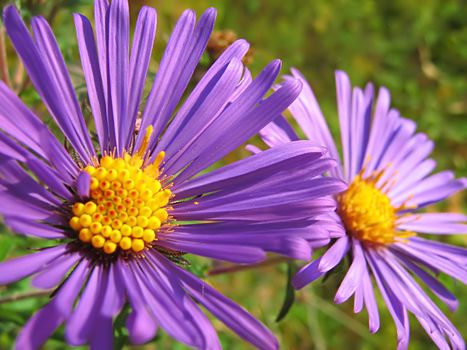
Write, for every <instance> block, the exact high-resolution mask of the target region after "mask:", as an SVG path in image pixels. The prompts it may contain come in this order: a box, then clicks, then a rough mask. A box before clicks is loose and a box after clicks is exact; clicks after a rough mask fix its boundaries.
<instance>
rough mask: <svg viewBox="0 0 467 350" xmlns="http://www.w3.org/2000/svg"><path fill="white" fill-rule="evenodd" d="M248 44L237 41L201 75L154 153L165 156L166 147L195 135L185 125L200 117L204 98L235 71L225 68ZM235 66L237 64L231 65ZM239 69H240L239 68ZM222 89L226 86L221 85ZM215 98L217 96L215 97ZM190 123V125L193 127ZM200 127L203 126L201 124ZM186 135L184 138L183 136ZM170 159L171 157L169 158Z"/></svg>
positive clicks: (244, 52)
mask: <svg viewBox="0 0 467 350" xmlns="http://www.w3.org/2000/svg"><path fill="white" fill-rule="evenodd" d="M248 47H249V45H248V43H247V42H246V41H244V40H237V41H236V42H234V43H233V44H232V45H230V46H229V47H228V48H227V49H226V50H225V51H224V52H223V53H222V55H221V56H220V57H219V58H218V59H217V60H216V61H215V62H214V63H213V64H212V66H211V67H210V68H209V69H208V71H207V72H206V73H205V74H204V75H203V77H202V78H201V80H200V81H199V83H198V84H197V85H196V87H195V88H194V89H193V91H192V92H191V93H190V95H189V96H188V98H187V100H186V102H185V103H184V104H183V106H181V107H180V110H179V111H178V112H177V114H176V116H175V117H174V119H173V120H172V121H171V122H170V124H169V125H168V127H167V131H166V132H165V133H164V135H163V136H162V138H161V140H160V142H159V143H158V144H157V147H156V149H155V152H154V153H156V154H157V153H159V152H160V151H162V150H164V151H166V153H167V155H170V154H171V153H170V152H169V151H167V149H168V146H169V145H172V144H184V143H183V142H182V141H181V140H183V139H185V137H189V138H192V136H193V134H197V132H196V131H194V130H191V129H187V127H186V125H187V124H188V122H189V121H191V120H192V119H193V123H195V122H196V120H197V119H198V118H199V117H201V116H200V115H198V113H195V112H196V111H197V110H198V108H200V107H198V106H199V105H202V104H203V102H204V101H205V100H206V97H207V96H208V95H210V94H212V92H211V91H212V90H213V89H214V86H213V85H214V84H215V86H217V85H219V84H220V82H219V81H218V80H219V79H221V78H222V79H225V77H224V74H227V75H228V77H230V76H231V74H229V73H230V72H232V75H233V73H234V72H235V70H233V69H232V68H234V67H232V68H227V67H230V66H231V65H232V63H231V62H232V61H236V62H239V61H240V60H241V59H242V57H243V56H244V55H245V54H246V52H247V51H248ZM233 64H234V65H237V63H233ZM240 68H241V67H240ZM222 86H223V87H224V88H226V87H227V86H228V84H225V85H224V84H222ZM216 96H217V95H216ZM213 101H215V102H217V101H218V97H216V98H215V99H214V98H213V99H212V101H211V99H210V102H211V103H212V102H213ZM193 123H192V125H193ZM200 126H203V124H201V125H200ZM185 135H186V136H185ZM170 158H172V156H171V157H170Z"/></svg>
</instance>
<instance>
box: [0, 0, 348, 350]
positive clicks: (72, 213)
mask: <svg viewBox="0 0 467 350" xmlns="http://www.w3.org/2000/svg"><path fill="white" fill-rule="evenodd" d="M215 16H216V13H215V10H214V9H209V10H207V11H206V12H205V13H204V14H203V15H202V16H201V18H200V19H199V20H198V22H197V23H196V18H195V14H194V13H193V12H192V11H186V12H184V13H183V14H182V16H181V18H180V20H179V21H178V23H177V25H176V26H175V29H174V31H173V34H172V36H171V37H170V40H169V42H168V46H167V49H166V51H165V54H164V56H163V58H162V61H161V62H160V66H159V70H158V72H157V75H156V77H155V81H154V84H153V87H152V90H151V92H150V94H149V96H148V98H147V100H146V102H145V104H144V108H141V107H140V104H141V101H142V93H143V87H144V83H145V79H146V74H147V70H148V65H149V60H150V56H151V51H152V46H153V41H154V37H155V27H156V13H155V10H154V9H151V8H148V7H145V8H143V9H142V10H141V12H140V14H139V17H138V21H137V24H136V30H135V34H134V39H133V45H132V46H131V49H130V30H129V11H128V3H127V1H126V0H114V1H112V3H111V4H110V5H109V4H108V2H107V1H106V0H97V1H96V4H95V25H96V33H95V35H94V32H93V29H92V27H91V24H90V23H89V21H88V20H87V19H86V18H85V17H83V16H81V15H75V18H74V19H75V24H76V32H77V38H78V44H79V50H80V55H81V62H82V67H83V73H84V77H85V80H86V85H87V89H88V95H89V102H90V107H91V110H92V117H93V120H94V125H95V137H94V136H91V132H90V129H88V126H87V124H88V122H89V123H90V121H88V120H87V119H86V118H85V117H84V116H83V113H82V111H81V109H80V105H79V103H78V100H77V97H76V95H75V92H74V89H73V85H72V82H71V80H70V77H69V75H68V73H67V69H66V66H65V63H64V60H63V58H62V55H61V53H60V51H59V48H58V45H57V42H56V40H55V38H54V36H53V34H52V31H51V29H50V27H49V25H48V24H47V22H46V21H45V20H44V19H43V18H34V19H33V20H32V31H33V34H34V37H32V36H31V35H30V33H29V31H28V29H27V27H26V26H25V24H24V23H23V21H22V19H21V17H20V15H19V13H18V11H17V10H16V8H15V7H12V6H9V7H6V8H5V9H4V23H5V27H6V30H7V32H8V35H9V36H10V38H11V41H12V43H13V45H14V47H15V49H16V51H17V52H18V54H19V56H20V57H21V59H22V60H23V62H24V65H25V67H26V69H27V71H28V74H29V76H30V78H31V81H32V83H33V84H34V86H35V88H36V89H37V91H38V93H39V95H40V97H41V98H42V100H43V102H44V103H45V105H46V107H47V109H48V111H49V112H50V115H51V116H52V117H53V119H54V120H55V122H56V124H57V126H58V127H59V129H60V130H61V132H62V133H63V135H64V137H65V138H66V141H67V143H68V144H69V145H70V146H71V149H72V151H67V149H66V148H65V147H64V146H63V145H62V144H61V143H60V142H59V141H58V140H57V138H56V137H55V136H54V135H53V134H52V133H51V131H50V130H49V129H48V128H47V127H46V125H45V124H44V123H43V122H42V121H41V120H40V119H39V118H38V117H37V116H36V115H35V114H34V113H33V112H31V111H30V110H29V109H28V108H27V107H26V106H25V105H24V104H23V103H22V102H21V100H20V99H19V98H18V97H17V96H16V95H15V94H14V93H13V92H11V91H10V90H9V89H8V88H7V86H6V85H5V84H3V83H0V101H1V102H0V129H1V131H2V132H1V133H0V163H1V165H0V198H1V201H2V206H1V207H0V213H1V214H2V215H3V218H4V220H5V223H6V224H7V225H8V226H9V227H10V228H11V229H12V230H14V231H15V232H17V233H19V234H25V235H28V236H34V237H40V238H43V239H45V240H49V242H50V244H49V247H48V248H44V249H40V250H38V251H37V252H35V253H32V254H30V255H26V256H23V257H19V258H15V259H12V260H9V261H6V262H4V263H2V264H0V284H2V285H3V284H8V283H12V282H15V281H18V280H20V279H22V278H25V277H27V276H34V277H33V279H32V283H33V285H34V286H36V287H38V288H46V289H48V288H56V289H55V291H54V293H53V294H52V296H51V299H50V302H49V303H48V304H47V305H46V306H44V307H43V308H42V309H41V310H39V311H38V312H37V313H36V314H35V315H34V316H33V317H32V318H31V319H30V320H29V321H28V322H27V324H26V325H25V327H24V329H23V330H22V331H21V333H20V334H19V336H18V339H17V344H16V346H17V348H18V349H35V348H38V347H40V346H41V345H42V344H43V343H44V342H45V341H46V340H47V339H48V337H49V336H50V335H51V334H52V333H53V332H54V331H55V329H56V328H57V327H58V326H60V325H61V324H63V323H65V337H66V340H67V342H68V343H69V344H71V345H82V344H90V345H91V347H92V348H96V349H111V348H112V340H113V339H112V338H113V330H112V328H113V319H114V318H115V317H116V315H117V314H119V313H120V311H121V310H122V308H123V307H124V305H125V304H127V303H128V304H129V307H130V313H129V316H128V318H127V320H126V327H127V328H128V332H129V337H130V340H131V341H132V342H133V343H138V344H139V343H144V342H146V341H149V340H150V339H152V338H153V337H154V335H155V333H156V331H157V329H158V328H159V327H160V328H162V329H164V330H165V331H166V332H167V333H168V334H169V335H171V336H172V337H174V338H176V339H177V340H178V341H180V342H183V343H185V344H188V345H190V346H192V347H196V348H202V349H217V348H220V343H219V340H218V338H217V334H216V332H215V330H214V328H213V326H212V325H211V323H210V322H209V320H208V318H207V317H206V316H205V315H204V313H203V312H202V311H201V309H200V308H199V307H198V306H197V303H199V304H201V305H202V306H204V308H205V309H207V310H208V311H209V312H210V313H212V314H213V315H214V316H215V317H217V318H218V319H219V320H221V321H222V322H224V323H225V324H226V325H227V326H228V327H230V328H231V329H232V330H233V331H235V332H236V333H237V334H238V335H239V336H240V337H242V338H244V339H245V340H246V341H248V342H250V343H252V344H253V345H254V346H256V347H258V348H262V349H271V348H277V347H278V344H277V341H276V339H275V337H274V336H273V335H272V334H271V333H270V332H269V331H268V330H267V329H266V328H265V326H263V325H262V324H261V323H260V322H259V321H257V320H255V319H254V318H253V317H252V316H251V315H250V314H248V313H247V312H246V311H245V310H244V309H243V308H241V307H240V306H238V305H236V304H235V303H233V302H232V301H230V300H229V299H227V298H226V297H224V296H222V295H221V294H219V293H218V292H216V291H215V290H214V289H213V288H212V287H211V286H209V284H207V283H205V282H203V281H201V280H199V279H198V278H196V277H195V276H193V275H192V274H190V273H189V272H187V271H186V270H185V269H183V268H182V267H180V265H182V264H183V262H184V261H185V260H184V258H183V255H184V254H185V253H193V254H197V255H200V256H205V257H210V258H214V259H221V260H226V261H232V262H237V263H253V262H258V261H261V260H262V259H264V257H265V254H266V252H275V253H279V254H283V255H285V256H289V257H292V258H297V259H310V258H311V256H310V251H309V244H310V242H312V244H315V245H318V244H325V243H327V242H329V233H328V232H326V230H325V229H324V228H323V227H321V226H320V225H317V223H318V224H319V220H317V219H315V218H313V216H316V215H319V214H322V213H326V212H329V211H334V210H335V201H334V200H333V199H332V195H333V194H335V193H338V192H340V191H342V189H343V184H342V182H341V181H338V180H333V179H322V178H320V177H319V174H320V173H321V172H322V171H326V170H329V169H330V168H331V167H332V166H333V165H334V162H333V161H332V160H330V159H328V158H326V154H325V151H324V150H323V148H320V147H314V146H312V145H311V144H310V143H309V142H307V141H301V142H297V143H295V144H287V145H284V146H282V147H278V148H275V149H271V150H269V151H267V152H264V153H262V154H258V155H255V156H252V157H249V158H246V159H244V160H242V161H238V162H236V163H233V164H230V165H228V166H225V167H222V168H219V169H217V170H215V171H212V172H208V173H204V174H203V175H200V176H197V175H198V174H199V173H200V172H201V171H203V170H204V169H206V168H207V167H209V166H211V165H212V164H214V163H215V162H217V161H218V160H220V159H221V158H223V157H224V156H225V155H227V154H228V153H229V152H231V151H232V150H234V149H235V148H237V147H238V146H240V145H241V144H242V143H244V142H245V141H246V140H247V139H249V138H250V137H251V136H252V135H254V134H255V133H257V132H258V131H259V130H260V129H261V128H263V127H264V126H265V125H267V124H268V123H269V122H271V121H272V120H273V119H274V118H275V117H276V116H277V115H279V114H280V113H281V112H282V111H283V110H284V109H285V108H287V107H288V106H289V105H290V103H291V102H292V101H293V100H294V99H295V98H296V97H297V96H298V94H299V92H300V90H301V83H300V82H298V81H290V82H287V83H286V84H284V85H283V86H282V87H281V88H280V89H279V90H277V91H276V92H275V93H273V94H272V95H270V96H269V97H267V98H265V97H264V96H265V94H266V93H267V92H268V91H269V90H270V88H271V86H272V84H273V82H274V80H275V79H276V77H277V75H278V73H279V69H280V63H279V62H278V61H274V62H272V63H271V64H269V65H268V66H267V67H266V68H265V69H264V70H263V71H262V72H261V73H260V74H259V76H258V77H257V78H256V79H254V80H252V79H251V75H250V74H249V72H248V70H246V69H245V68H244V67H243V65H242V63H241V59H242V57H243V55H244V54H245V53H246V52H247V50H248V44H247V43H246V42H245V41H243V40H239V41H237V42H235V43H234V44H233V45H232V46H230V47H229V48H228V49H227V50H226V51H225V52H224V53H223V54H222V55H221V56H220V57H219V59H218V60H217V61H216V62H215V63H214V64H213V65H212V66H211V67H210V69H209V70H208V71H207V72H206V74H205V75H204V76H203V77H202V79H201V80H200V81H199V82H198V84H197V85H196V87H194V89H193V90H192V91H191V93H190V94H189V95H188V97H187V99H186V100H185V102H184V103H183V104H181V105H180V106H179V107H178V108H177V106H178V104H179V102H180V99H181V98H182V95H183V94H184V92H185V90H186V89H187V86H188V84H189V82H190V79H191V76H192V75H193V72H194V70H195V67H196V65H197V64H198V61H199V59H200V56H201V54H202V53H203V51H204V49H205V46H206V43H207V41H208V38H209V36H210V33H211V31H212V28H213V24H214V20H215ZM140 108H141V109H142V113H141V115H142V118H141V120H138V113H139V109H140ZM169 121H170V123H169ZM136 125H138V127H136ZM304 166H309V167H315V174H314V175H313V174H311V175H309V176H307V177H302V176H301V175H302V169H303V167H304ZM291 180H293V181H291ZM304 198H305V199H304ZM310 204H311V205H313V206H314V209H313V210H311V211H310ZM304 218H306V219H304Z"/></svg>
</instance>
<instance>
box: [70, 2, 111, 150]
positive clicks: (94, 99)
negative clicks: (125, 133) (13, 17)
mask: <svg viewBox="0 0 467 350" xmlns="http://www.w3.org/2000/svg"><path fill="white" fill-rule="evenodd" d="M97 8H98V5H97V4H96V9H97ZM74 20H75V28H76V37H77V40H78V47H79V53H80V57H81V65H82V68H83V73H84V78H85V80H86V87H87V90H88V96H89V102H90V105H91V111H92V116H93V118H94V125H95V126H96V131H97V136H98V138H99V145H100V149H101V152H103V151H105V150H108V136H109V135H108V134H109V131H108V123H109V121H108V118H107V106H106V99H105V93H104V91H105V89H104V85H103V84H104V79H103V77H102V73H103V72H102V71H101V68H100V66H99V56H98V53H97V48H96V42H95V39H94V32H93V30H92V26H91V23H90V22H89V20H88V19H87V18H86V17H84V16H82V15H79V14H75V15H74ZM102 51H105V50H102Z"/></svg>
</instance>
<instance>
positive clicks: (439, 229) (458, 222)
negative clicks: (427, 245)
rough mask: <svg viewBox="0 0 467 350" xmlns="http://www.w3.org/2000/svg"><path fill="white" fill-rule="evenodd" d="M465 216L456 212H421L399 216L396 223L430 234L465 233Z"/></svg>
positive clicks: (466, 217) (403, 227)
mask: <svg viewBox="0 0 467 350" xmlns="http://www.w3.org/2000/svg"><path fill="white" fill-rule="evenodd" d="M466 222H467V216H466V215H464V214H456V213H421V214H413V215H410V216H406V217H403V218H401V223H399V224H398V225H397V227H398V228H399V229H403V230H406V231H413V232H420V233H431V234H467V224H466Z"/></svg>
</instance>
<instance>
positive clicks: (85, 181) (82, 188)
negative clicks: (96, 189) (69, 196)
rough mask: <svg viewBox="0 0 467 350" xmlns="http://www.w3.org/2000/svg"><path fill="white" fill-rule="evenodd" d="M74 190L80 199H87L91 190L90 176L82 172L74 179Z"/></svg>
mask: <svg viewBox="0 0 467 350" xmlns="http://www.w3.org/2000/svg"><path fill="white" fill-rule="evenodd" d="M76 190H77V192H78V196H80V198H81V199H86V198H89V193H90V190H91V175H89V173H88V172H86V171H82V172H80V173H79V175H78V178H77V179H76Z"/></svg>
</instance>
